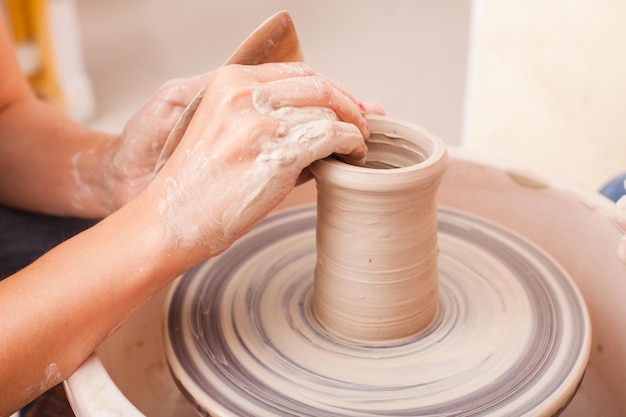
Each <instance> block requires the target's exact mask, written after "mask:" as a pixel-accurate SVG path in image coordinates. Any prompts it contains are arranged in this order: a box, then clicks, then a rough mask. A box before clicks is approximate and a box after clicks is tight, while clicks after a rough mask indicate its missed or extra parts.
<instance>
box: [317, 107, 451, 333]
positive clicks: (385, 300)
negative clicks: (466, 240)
mask: <svg viewBox="0 0 626 417" xmlns="http://www.w3.org/2000/svg"><path fill="white" fill-rule="evenodd" d="M369 123H370V126H371V128H372V135H371V137H370V139H369V140H368V142H367V143H368V160H367V163H366V165H365V167H358V166H353V165H349V164H346V163H343V162H341V161H339V160H338V159H336V158H335V157H329V158H326V159H324V160H321V161H317V162H316V163H314V164H313V165H312V166H311V171H312V172H313V174H314V176H315V180H316V184H317V190H318V198H317V228H316V243H317V261H316V266H315V280H314V288H313V295H312V303H313V312H314V315H315V318H316V320H317V321H318V322H319V323H320V325H321V326H322V327H323V328H324V329H325V330H326V331H328V332H329V333H330V334H332V335H334V336H336V337H339V338H341V339H343V340H347V341H351V342H354V343H358V344H365V345H380V344H393V343H397V342H398V341H400V340H402V339H405V338H408V337H411V336H413V335H416V334H417V333H419V332H420V331H422V330H424V329H425V328H427V327H428V325H429V324H430V323H431V322H432V321H433V319H434V318H435V316H436V314H437V307H438V285H437V281H438V271H437V257H438V252H439V251H438V247H437V204H436V194H437V189H438V187H439V183H440V180H441V177H442V175H443V173H444V171H445V169H446V167H447V162H448V154H447V151H446V147H445V145H444V143H443V142H442V141H441V140H440V139H439V138H437V137H435V136H433V135H431V134H430V133H428V132H427V131H425V130H424V129H422V128H420V127H418V126H415V125H411V124H408V123H404V122H401V121H397V120H393V119H389V118H386V117H380V116H377V117H370V118H369Z"/></svg>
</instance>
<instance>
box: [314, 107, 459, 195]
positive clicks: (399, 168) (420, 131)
mask: <svg viewBox="0 0 626 417" xmlns="http://www.w3.org/2000/svg"><path fill="white" fill-rule="evenodd" d="M367 121H368V123H369V125H370V128H371V131H372V133H371V136H370V138H369V139H368V140H367V141H366V143H367V144H368V148H369V150H368V154H370V155H371V154H373V153H375V154H377V155H384V150H382V151H381V150H379V149H377V148H378V147H380V146H383V147H384V146H387V147H389V148H393V149H394V151H393V155H394V156H397V155H401V156H402V159H403V160H402V161H399V163H398V161H388V160H382V161H380V160H376V161H373V163H374V164H379V165H386V166H385V167H383V168H380V167H370V166H367V165H366V166H356V165H351V164H348V163H345V162H342V161H340V160H339V159H337V157H335V156H330V157H328V158H325V159H322V160H319V161H316V162H315V163H313V164H312V165H311V167H310V169H311V171H312V172H313V174H314V175H315V177H317V180H318V181H319V180H320V179H321V180H322V181H328V182H332V183H334V184H335V185H337V186H340V187H345V188H349V189H358V190H363V191H373V190H380V187H381V185H385V187H386V188H385V191H391V192H393V191H398V190H401V189H404V188H406V187H408V186H412V185H413V184H414V182H415V180H416V178H419V177H426V176H430V175H432V174H433V171H438V170H440V169H443V168H445V167H446V166H447V162H448V152H447V147H446V145H445V143H444V142H443V141H442V140H441V139H440V138H439V137H437V136H435V135H433V134H431V133H430V132H428V131H427V130H426V129H424V128H423V127H421V126H418V125H416V124H413V123H407V122H405V121H401V120H398V119H393V118H389V117H386V116H367ZM368 163H369V164H371V163H372V161H371V160H370V159H369V156H368V161H367V162H366V164H368Z"/></svg>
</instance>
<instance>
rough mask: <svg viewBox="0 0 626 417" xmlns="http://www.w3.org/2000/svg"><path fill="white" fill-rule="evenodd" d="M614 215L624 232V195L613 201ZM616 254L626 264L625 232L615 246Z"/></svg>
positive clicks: (625, 230)
mask: <svg viewBox="0 0 626 417" xmlns="http://www.w3.org/2000/svg"><path fill="white" fill-rule="evenodd" d="M614 217H615V221H616V222H617V224H618V225H619V227H620V228H621V229H622V230H623V231H624V233H626V195H625V196H622V198H620V199H619V200H617V203H615V213H614ZM617 255H618V256H619V258H620V259H621V261H622V262H623V263H624V264H626V234H625V235H624V236H622V239H621V240H620V243H619V245H618V247H617Z"/></svg>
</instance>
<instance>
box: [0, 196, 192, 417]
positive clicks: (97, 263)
mask: <svg viewBox="0 0 626 417" xmlns="http://www.w3.org/2000/svg"><path fill="white" fill-rule="evenodd" d="M162 226H163V224H162V222H161V221H160V219H158V213H153V212H152V211H151V210H149V209H148V207H146V206H144V205H143V204H142V203H141V201H140V200H138V201H133V202H132V203H130V204H128V205H127V206H125V207H124V208H122V209H121V210H119V211H118V212H117V213H115V214H113V215H112V216H109V217H108V218H107V219H105V220H103V221H102V222H100V223H99V224H98V225H96V226H94V227H93V228H92V229H90V230H88V231H86V232H83V233H81V234H79V235H77V236H76V237H75V238H73V239H70V240H68V241H67V242H65V243H63V244H61V245H59V246H58V247H57V248H55V249H53V250H52V251H51V252H49V253H48V254H47V255H45V256H43V257H42V258H40V259H39V260H38V261H36V262H35V263H33V264H32V265H30V266H29V267H27V268H25V269H24V270H22V271H21V272H19V273H17V274H15V275H13V276H11V277H9V278H7V279H6V280H5V281H3V282H0V317H2V318H3V319H2V320H0V392H2V395H0V415H5V414H6V412H8V411H9V410H13V409H15V408H17V407H18V406H20V405H23V403H24V402H26V401H28V400H29V399H33V398H34V397H35V396H36V395H37V394H39V393H41V392H43V391H45V390H46V389H48V388H50V387H51V386H53V385H55V384H56V383H58V382H60V381H61V380H62V379H64V378H67V377H68V376H69V375H70V374H71V373H72V372H73V371H74V370H75V369H76V367H77V366H79V365H80V363H82V362H83V361H84V359H85V358H86V357H87V356H88V355H89V354H90V353H91V352H92V351H93V350H94V349H95V348H96V347H97V346H98V344H99V343H100V342H101V341H103V340H104V339H105V338H106V337H107V335H109V334H110V333H111V332H112V331H113V329H115V328H116V327H117V326H119V325H120V324H121V323H122V322H123V321H124V319H125V318H126V317H128V315H129V314H130V313H131V312H132V311H133V310H134V309H135V308H137V307H138V306H139V305H141V304H142V303H143V302H144V301H146V300H147V299H148V298H149V297H151V296H152V295H153V294H155V293H156V292H158V291H159V290H160V289H161V288H162V287H163V286H165V285H167V283H168V282H169V281H170V280H171V279H172V278H174V277H175V276H177V275H178V274H180V273H181V272H183V270H184V268H185V267H186V266H187V265H185V264H184V263H181V262H179V260H178V258H177V256H176V254H174V255H170V256H165V255H163V254H162V248H163V246H162V240H163V237H162V235H163V227H162Z"/></svg>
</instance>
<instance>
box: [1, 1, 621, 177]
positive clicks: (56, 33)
mask: <svg viewBox="0 0 626 417" xmlns="http://www.w3.org/2000/svg"><path fill="white" fill-rule="evenodd" d="M0 1H2V2H3V3H0V4H3V7H4V9H5V12H6V14H7V15H9V16H10V17H11V20H12V21H13V22H12V24H13V28H14V29H19V28H20V27H22V29H20V30H17V31H16V33H17V36H16V45H17V44H19V45H20V47H19V48H18V49H19V50H20V56H21V59H22V61H23V62H24V68H25V70H27V71H31V72H32V73H33V74H35V75H33V76H32V77H31V78H32V80H33V82H34V83H38V85H39V86H40V88H42V93H41V94H42V95H47V96H48V97H49V99H50V100H51V101H57V102H59V103H61V105H62V106H64V107H65V108H66V110H67V111H68V113H69V114H70V115H71V116H72V117H74V118H75V119H77V120H79V121H81V122H82V123H85V124H88V125H90V126H92V127H94V128H98V129H104V130H112V131H119V130H120V129H121V128H122V127H123V125H124V123H125V121H126V120H127V119H128V118H129V117H130V116H131V115H132V114H133V113H134V112H135V111H136V110H137V109H138V108H139V107H140V106H141V105H142V104H143V103H144V102H145V101H146V100H147V98H148V97H149V96H150V95H151V94H152V92H153V91H155V90H156V89H157V88H158V87H159V86H160V85H161V84H162V83H163V82H165V81H166V80H168V79H170V78H177V77H185V76H190V75H193V74H197V73H201V72H205V71H209V70H211V69H213V68H215V67H217V66H219V65H220V64H221V63H223V62H224V61H225V60H226V59H227V58H228V57H229V55H230V54H231V52H232V51H233V50H234V49H235V48H236V47H237V46H238V45H239V43H240V42H241V41H242V40H243V39H244V38H245V37H246V36H247V35H248V34H249V33H250V32H251V31H252V30H253V29H254V28H255V27H256V26H257V25H258V24H260V23H261V22H262V21H263V20H264V19H265V18H267V17H269V16H270V15H271V14H273V13H275V12H276V11H279V10H283V9H286V10H289V11H290V13H291V15H292V17H293V20H294V23H295V26H296V29H297V31H298V35H299V38H300V41H301V43H302V47H303V50H304V54H305V60H306V61H307V62H308V63H309V64H311V65H312V66H313V67H314V68H316V69H317V70H318V71H319V72H321V73H323V74H325V75H327V76H329V77H331V78H333V79H335V80H337V81H339V82H340V83H341V84H343V85H344V86H345V87H346V88H348V89H349V90H350V91H352V92H353V93H354V94H355V95H356V96H357V97H358V98H359V99H361V100H364V101H367V100H375V101H378V102H380V103H381V104H382V105H384V106H385V107H386V109H387V112H388V114H389V115H390V116H392V117H395V118H400V119H404V120H407V121H411V122H414V123H417V124H420V125H422V126H424V127H426V128H427V129H428V130H430V131H431V132H433V133H435V134H436V135H438V136H440V137H441V138H442V139H444V140H445V141H446V143H448V144H450V145H457V146H461V147H464V148H466V149H468V150H471V151H473V152H475V153H478V154H480V155H485V156H486V157H487V158H488V159H490V160H494V161H496V162H501V163H503V164H513V165H518V166H522V167H526V168H529V169H531V170H536V171H539V172H543V173H547V174H549V175H552V176H555V177H557V178H561V179H564V180H566V181H570V182H573V183H576V184H579V185H582V186H583V187H586V188H592V189H597V188H599V187H600V185H602V184H603V183H604V182H605V181H607V180H608V179H609V178H611V177H612V176H614V175H616V174H618V173H620V172H623V171H625V170H626V138H624V132H626V117H623V115H622V113H623V112H624V109H626V98H625V96H626V94H625V93H626V42H624V39H626V25H624V24H623V22H625V21H626V2H624V1H623V0H594V1H570V0H474V1H459V0H343V1H333V0H317V1H314V2H313V1H309V2H305V1H300V2H295V1H287V0H263V1H254V2H253V1H243V0H210V1H209V0H178V1H171V0H107V1H101V0H0ZM24 5H27V6H28V7H30V9H29V10H26V11H23V10H22V11H19V10H18V9H20V8H23V7H24ZM16 10H17V12H16ZM20 13H22V14H26V15H28V16H30V17H29V18H28V19H33V16H35V17H34V19H35V20H36V21H37V20H38V21H39V22H40V23H39V24H38V25H33V23H32V22H31V23H23V22H22V23H21V24H20V23H19V18H18V19H16V16H19V15H20ZM28 19H27V20H28ZM16 22H17V23H16ZM41 22H43V23H41ZM20 25H21V26H20ZM29 25H30V26H29ZM32 26H36V27H35V29H33V27H32ZM37 27H39V29H37ZM24 28H26V29H27V30H26V29H24ZM20 33H21V35H20ZM32 33H35V35H33V34H32ZM29 34H30V35H29ZM33 36H34V37H35V38H36V42H32V39H33ZM33 44H34V45H33ZM16 48H17V46H16ZM46 66H48V67H49V66H52V67H54V71H48V74H47V76H42V72H41V71H42V67H46ZM37 74H38V75H37ZM55 77H56V78H57V82H56V84H57V85H56V87H54V84H55V81H54V78H55ZM51 85H52V87H50V86H51ZM46 89H47V90H46Z"/></svg>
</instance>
